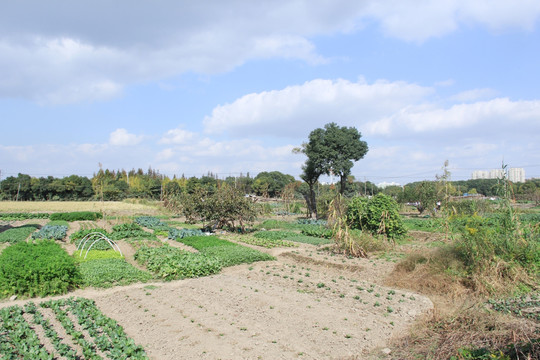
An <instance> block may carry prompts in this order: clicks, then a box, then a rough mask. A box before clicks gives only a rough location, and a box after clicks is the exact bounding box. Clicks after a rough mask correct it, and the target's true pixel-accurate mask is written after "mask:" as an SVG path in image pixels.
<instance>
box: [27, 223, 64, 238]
mask: <svg viewBox="0 0 540 360" xmlns="http://www.w3.org/2000/svg"><path fill="white" fill-rule="evenodd" d="M66 233H67V226H65V225H45V226H44V227H42V228H41V229H39V231H38V232H35V233H33V234H32V239H53V240H62V239H64V238H65V237H66Z"/></svg>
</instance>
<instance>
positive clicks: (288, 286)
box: [0, 246, 433, 360]
mask: <svg viewBox="0 0 540 360" xmlns="http://www.w3.org/2000/svg"><path fill="white" fill-rule="evenodd" d="M392 268H393V263H391V262H387V261H384V260H373V259H371V260H369V259H347V258H345V257H342V256H332V255H331V254H328V253H324V252H320V251H317V250H316V248H315V247H312V246H302V247H300V248H296V249H288V250H287V251H285V252H282V253H281V255H278V256H277V260H276V261H270V262H260V263H255V264H251V265H242V266H236V267H232V268H227V269H225V270H224V271H223V272H222V273H220V274H218V275H215V276H210V277H204V278H199V279H187V280H179V281H174V282H169V283H153V284H135V285H131V286H126V287H117V288H113V289H107V290H95V289H85V290H79V291H76V292H74V293H71V294H69V295H70V296H81V297H86V298H90V299H94V300H95V301H96V303H97V305H98V306H99V308H100V309H101V311H103V313H105V314H106V315H107V316H109V317H112V318H114V319H115V320H117V321H118V322H119V323H120V325H122V326H123V327H124V329H125V331H126V333H127V334H128V335H129V336H130V337H132V338H133V339H134V340H135V342H136V343H137V344H141V345H143V346H144V348H145V349H146V351H147V353H148V355H149V356H150V358H152V359H160V360H162V359H180V358H183V359H192V358H202V359H295V358H301V359H340V358H351V357H355V356H358V357H359V358H362V354H364V353H365V352H367V351H370V350H372V349H374V348H376V347H383V346H385V344H386V342H387V341H388V340H389V339H390V338H391V337H392V336H393V335H396V334H399V333H402V332H404V331H405V329H406V328H407V327H408V326H409V325H410V324H411V323H412V322H413V321H414V319H415V318H417V317H418V316H419V315H420V314H422V313H425V312H427V311H430V310H431V309H432V306H433V305H432V303H431V301H430V300H429V299H427V298H425V297H423V296H420V295H417V294H412V293H409V292H406V291H399V290H397V289H390V288H386V287H384V286H382V285H380V284H378V282H380V281H382V280H383V279H384V277H385V276H386V274H387V273H388V272H390V271H391V270H392ZM34 301H36V300H34ZM15 303H19V304H22V303H24V302H23V301H15V302H5V303H1V304H0V307H3V306H8V305H11V304H15Z"/></svg>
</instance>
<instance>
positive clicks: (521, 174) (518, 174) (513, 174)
mask: <svg viewBox="0 0 540 360" xmlns="http://www.w3.org/2000/svg"><path fill="white" fill-rule="evenodd" d="M508 180H510V181H511V182H516V183H518V182H525V169H523V168H510V170H508Z"/></svg>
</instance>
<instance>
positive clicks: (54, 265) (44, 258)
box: [0, 240, 81, 297]
mask: <svg viewBox="0 0 540 360" xmlns="http://www.w3.org/2000/svg"><path fill="white" fill-rule="evenodd" d="M80 282H81V274H80V272H79V270H78V269H77V267H76V266H75V261H74V259H73V258H72V257H71V256H69V255H68V253H67V252H66V251H65V250H64V249H62V247H60V245H58V244H56V243H54V242H53V241H49V240H44V241H39V242H36V243H26V242H20V243H18V244H15V245H12V246H10V247H8V248H7V249H5V250H4V251H3V252H2V253H1V254H0V297H8V296H11V295H20V296H28V297H33V296H47V295H58V294H64V293H66V292H68V291H69V290H71V289H73V288H75V287H77V286H78V285H79V284H80Z"/></svg>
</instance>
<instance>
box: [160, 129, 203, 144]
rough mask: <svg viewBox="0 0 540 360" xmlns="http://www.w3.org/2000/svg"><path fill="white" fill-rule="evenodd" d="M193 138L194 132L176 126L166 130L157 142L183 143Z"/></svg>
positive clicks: (194, 136)
mask: <svg viewBox="0 0 540 360" xmlns="http://www.w3.org/2000/svg"><path fill="white" fill-rule="evenodd" d="M195 138H196V134H195V133H194V132H191V131H187V130H184V129H182V128H177V129H172V130H169V131H167V133H166V134H165V135H164V136H163V137H162V138H161V140H160V141H159V142H160V143H161V144H184V143H188V142H191V141H192V140H193V139H195Z"/></svg>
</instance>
